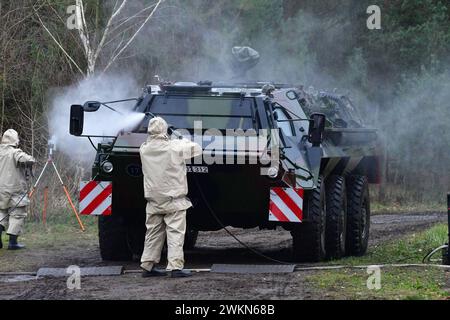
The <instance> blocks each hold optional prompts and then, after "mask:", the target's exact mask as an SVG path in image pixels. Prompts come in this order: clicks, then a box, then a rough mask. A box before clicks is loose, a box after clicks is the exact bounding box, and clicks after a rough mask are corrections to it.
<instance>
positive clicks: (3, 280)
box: [0, 213, 446, 300]
mask: <svg viewBox="0 0 450 320" xmlns="http://www.w3.org/2000/svg"><path fill="white" fill-rule="evenodd" d="M443 221H446V215H445V214H443V213H417V214H383V215H375V216H373V217H372V225H371V240H370V246H375V245H377V244H380V243H381V242H384V241H388V240H393V239H396V238H399V237H403V236H405V235H408V234H411V233H414V232H417V231H421V230H424V229H426V228H428V227H430V226H432V225H434V224H436V223H438V222H443ZM232 231H233V233H234V234H236V236H237V237H238V238H239V239H241V240H242V241H243V242H245V243H247V244H249V245H250V246H251V247H253V248H255V249H257V250H259V251H261V252H263V253H264V254H266V255H269V256H271V257H273V258H276V259H280V260H287V259H288V258H289V255H290V246H291V237H290V234H289V233H288V232H286V231H282V230H277V231H259V230H233V229H232ZM8 254H9V253H8ZM14 254H15V256H14V257H11V256H8V259H12V260H11V261H12V263H11V267H8V268H7V270H0V271H3V272H4V271H17V269H20V271H29V272H35V271H37V269H39V268H40V267H64V268H65V267H68V266H69V265H78V266H103V265H107V264H106V263H104V262H102V261H101V259H100V257H99V252H98V244H97V242H96V241H95V239H92V240H91V241H89V242H88V243H83V244H82V245H77V244H74V245H71V246H70V245H64V246H58V245H55V246H54V247H53V248H51V249H49V248H45V249H39V248H37V249H34V250H29V249H27V250H24V251H22V252H20V253H14ZM186 262H187V264H186V267H187V268H210V267H211V265H212V264H214V263H230V264H255V263H258V264H267V263H268V262H267V261H266V260H264V259H262V258H259V257H256V256H254V255H253V254H251V253H250V252H249V251H248V250H247V249H244V248H242V247H241V246H240V245H239V244H238V243H236V241H235V240H234V239H232V238H231V237H230V236H229V235H228V234H226V233H225V232H224V231H219V232H203V233H200V235H199V239H198V241H197V248H196V249H195V250H192V251H188V252H186ZM111 265H123V266H125V269H126V270H138V269H139V264H138V263H137V262H128V263H113V264H111ZM313 272H314V271H307V272H306V271H302V272H295V273H291V274H219V273H198V274H195V275H194V276H193V277H191V278H186V279H169V278H159V279H142V278H141V277H140V274H139V273H129V274H125V275H122V276H117V277H90V278H82V280H81V289H80V290H68V289H67V285H66V279H65V278H57V279H38V280H36V279H35V278H34V277H29V278H27V277H26V276H22V277H13V276H0V300H1V299H317V298H319V299H320V298H323V297H324V296H326V293H324V292H321V291H320V290H319V289H317V288H315V287H313V286H311V285H310V284H309V282H308V276H309V275H311V274H312V273H313ZM27 280H28V281H27Z"/></svg>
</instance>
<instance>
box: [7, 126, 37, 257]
mask: <svg viewBox="0 0 450 320" xmlns="http://www.w3.org/2000/svg"><path fill="white" fill-rule="evenodd" d="M18 147H19V135H18V133H17V132H16V131H15V130H13V129H9V130H7V131H5V133H4V134H3V137H2V140H1V144H0V248H3V243H2V241H1V235H2V232H3V231H6V232H7V234H8V235H9V246H8V249H9V250H18V249H22V248H24V247H25V246H24V245H21V244H19V243H17V238H18V236H19V235H21V234H22V232H23V225H24V220H25V218H26V216H27V210H26V207H27V206H28V205H29V203H30V199H29V198H28V195H27V182H26V178H25V172H24V167H26V166H31V165H33V164H34V163H35V159H34V158H33V157H32V156H30V155H28V154H26V153H25V152H23V151H22V150H20V149H19V148H18Z"/></svg>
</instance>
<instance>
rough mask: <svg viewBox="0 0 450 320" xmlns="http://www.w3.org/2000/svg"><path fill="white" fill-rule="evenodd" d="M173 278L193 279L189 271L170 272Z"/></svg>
mask: <svg viewBox="0 0 450 320" xmlns="http://www.w3.org/2000/svg"><path fill="white" fill-rule="evenodd" d="M170 277H171V278H187V277H192V273H191V272H190V271H187V270H173V271H171V272H170Z"/></svg>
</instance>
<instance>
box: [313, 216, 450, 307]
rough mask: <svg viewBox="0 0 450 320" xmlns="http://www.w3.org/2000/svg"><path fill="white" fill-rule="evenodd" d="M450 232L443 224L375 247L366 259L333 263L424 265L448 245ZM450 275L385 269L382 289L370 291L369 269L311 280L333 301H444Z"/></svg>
mask: <svg viewBox="0 0 450 320" xmlns="http://www.w3.org/2000/svg"><path fill="white" fill-rule="evenodd" d="M447 232H448V231H447V225H445V224H439V225H436V226H434V227H432V228H430V229H428V230H426V231H423V232H420V233H417V234H412V235H410V236H407V237H405V238H403V239H399V240H394V241H390V242H387V243H383V244H381V245H378V246H374V247H372V248H370V249H369V252H368V253H367V255H365V256H363V257H348V258H344V259H341V260H336V261H331V262H329V264H330V265H349V266H355V265H371V264H395V263H413V264H416V263H421V262H422V259H423V257H424V256H425V255H426V254H427V253H428V252H429V251H431V250H432V249H434V248H436V247H438V246H440V245H442V244H443V243H445V242H446V240H447ZM436 257H440V256H439V255H438V256H436ZM448 274H449V273H448V272H445V271H444V270H439V269H435V268H426V269H425V268H420V269H419V268H407V269H406V268H383V269H381V289H380V290H369V289H367V279H368V277H369V275H368V274H367V273H366V270H354V269H343V270H336V271H323V272H322V271H321V272H319V273H315V274H314V275H311V276H309V277H308V280H309V281H311V283H312V284H313V286H315V287H316V288H318V289H320V290H325V291H326V294H327V296H326V297H328V298H331V299H350V298H351V299H443V298H446V297H448V296H449V293H448V292H447V291H446V289H445V287H446V286H447V287H448V284H447V285H446V282H447V281H448V279H447V277H448Z"/></svg>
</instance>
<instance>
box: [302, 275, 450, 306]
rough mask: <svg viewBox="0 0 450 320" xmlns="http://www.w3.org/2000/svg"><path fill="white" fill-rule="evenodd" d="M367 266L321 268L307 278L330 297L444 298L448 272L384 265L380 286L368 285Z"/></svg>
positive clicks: (369, 298)
mask: <svg viewBox="0 0 450 320" xmlns="http://www.w3.org/2000/svg"><path fill="white" fill-rule="evenodd" d="M368 277H369V274H367V273H366V271H365V270H339V271H327V272H325V271H321V272H319V273H315V274H314V275H312V276H308V277H307V280H308V281H309V282H311V283H313V286H314V287H315V288H316V289H319V290H324V292H326V294H325V297H324V298H328V299H361V300H362V299H364V300H373V299H386V300H430V299H434V300H436V299H445V298H447V297H448V296H449V293H448V292H446V291H445V289H444V288H445V286H446V281H447V280H446V273H445V271H443V270H437V269H434V268H427V269H422V268H421V269H398V268H392V269H391V268H387V269H384V268H383V269H381V281H380V285H381V289H379V290H376V289H373V290H369V289H368V288H367V281H368Z"/></svg>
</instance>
